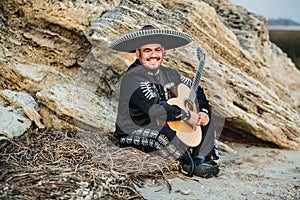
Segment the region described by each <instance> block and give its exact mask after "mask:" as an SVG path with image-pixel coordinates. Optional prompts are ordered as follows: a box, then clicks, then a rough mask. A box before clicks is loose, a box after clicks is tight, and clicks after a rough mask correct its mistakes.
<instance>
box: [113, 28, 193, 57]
mask: <svg viewBox="0 0 300 200" xmlns="http://www.w3.org/2000/svg"><path fill="white" fill-rule="evenodd" d="M191 41H192V37H191V36H189V35H188V34H186V33H183V32H180V31H177V30H172V29H156V28H154V27H153V26H151V25H147V26H144V27H143V28H142V29H141V30H139V31H135V32H132V33H128V34H126V35H123V36H121V37H119V38H117V39H115V40H114V41H112V42H111V43H110V44H109V48H112V49H114V50H117V51H122V52H134V51H135V50H136V49H139V48H140V47H141V46H143V45H145V44H156V43H158V44H161V45H162V46H163V47H164V49H165V50H168V49H174V48H177V47H181V46H184V45H187V44H188V43H190V42H191Z"/></svg>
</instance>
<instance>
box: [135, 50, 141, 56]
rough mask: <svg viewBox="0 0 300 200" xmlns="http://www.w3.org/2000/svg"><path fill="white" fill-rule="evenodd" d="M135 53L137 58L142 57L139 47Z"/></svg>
mask: <svg viewBox="0 0 300 200" xmlns="http://www.w3.org/2000/svg"><path fill="white" fill-rule="evenodd" d="M135 55H136V58H140V55H141V52H140V50H139V49H136V50H135Z"/></svg>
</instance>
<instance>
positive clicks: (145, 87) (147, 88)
mask: <svg viewBox="0 0 300 200" xmlns="http://www.w3.org/2000/svg"><path fill="white" fill-rule="evenodd" d="M141 89H142V92H143V93H144V94H145V97H146V98H147V99H152V98H155V97H157V94H156V93H155V92H154V91H153V89H152V87H151V85H150V83H149V82H141Z"/></svg>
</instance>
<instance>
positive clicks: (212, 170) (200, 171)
mask: <svg viewBox="0 0 300 200" xmlns="http://www.w3.org/2000/svg"><path fill="white" fill-rule="evenodd" d="M194 167H195V168H194V173H193V174H194V175H195V176H199V177H202V178H211V177H213V176H216V175H217V174H218V173H219V171H220V170H219V166H218V164H217V163H216V162H215V161H213V160H208V161H204V162H203V163H201V162H197V161H195V164H194ZM182 168H183V170H184V171H186V172H190V171H191V170H193V169H192V165H191V163H188V164H183V165H182Z"/></svg>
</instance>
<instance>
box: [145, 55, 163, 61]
mask: <svg viewBox="0 0 300 200" xmlns="http://www.w3.org/2000/svg"><path fill="white" fill-rule="evenodd" d="M153 59H155V60H157V61H158V60H160V59H161V58H160V57H158V56H151V57H149V58H147V59H146V60H147V61H150V60H153Z"/></svg>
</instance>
